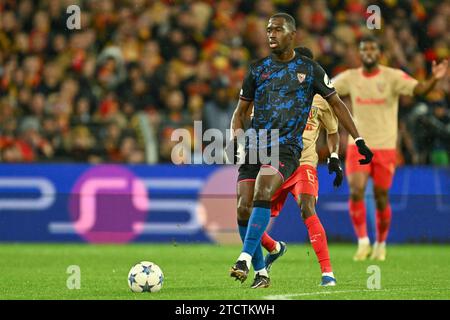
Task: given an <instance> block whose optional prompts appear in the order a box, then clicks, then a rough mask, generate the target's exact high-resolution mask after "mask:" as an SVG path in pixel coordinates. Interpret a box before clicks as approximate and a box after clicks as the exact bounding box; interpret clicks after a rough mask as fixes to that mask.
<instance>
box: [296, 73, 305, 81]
mask: <svg viewBox="0 0 450 320" xmlns="http://www.w3.org/2000/svg"><path fill="white" fill-rule="evenodd" d="M305 78H306V74H305V73H297V79H298V82H300V83H302V82H303V81H305Z"/></svg>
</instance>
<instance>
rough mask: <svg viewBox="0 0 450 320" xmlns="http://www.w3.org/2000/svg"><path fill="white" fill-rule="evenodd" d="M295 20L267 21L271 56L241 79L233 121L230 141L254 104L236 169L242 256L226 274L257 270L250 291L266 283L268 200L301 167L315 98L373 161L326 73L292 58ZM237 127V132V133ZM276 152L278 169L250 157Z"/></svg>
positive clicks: (285, 16) (281, 16) (305, 60)
mask: <svg viewBox="0 0 450 320" xmlns="http://www.w3.org/2000/svg"><path fill="white" fill-rule="evenodd" d="M295 35H296V26H295V20H294V18H293V17H292V16H290V15H288V14H286V13H278V14H275V15H273V16H272V17H271V18H270V19H269V23H268V25H267V37H268V41H269V46H270V49H271V50H272V54H271V55H270V56H268V57H266V58H263V59H260V60H258V61H256V62H255V63H252V64H251V65H250V68H249V71H248V73H247V75H246V77H245V79H244V83H243V86H242V90H241V93H240V99H239V102H238V105H237V107H236V110H235V112H234V114H233V118H232V120H231V131H232V139H233V140H232V141H230V143H229V145H235V144H236V140H238V134H239V132H240V131H241V130H244V129H245V124H246V119H247V118H248V113H249V110H250V109H251V107H252V105H253V109H254V115H253V118H252V123H251V129H253V130H255V132H256V135H257V137H258V138H261V139H257V140H256V143H248V144H246V145H245V152H246V158H245V163H244V164H242V165H241V166H240V167H239V177H238V185H237V194H238V199H237V216H238V227H239V234H240V236H241V239H242V241H243V243H244V245H243V249H242V251H241V254H240V255H239V257H238V259H237V261H236V263H235V264H234V265H233V266H232V268H231V270H230V276H231V277H234V278H236V280H240V281H241V282H244V281H245V280H246V279H247V277H248V273H249V269H250V264H253V268H254V270H255V279H254V282H253V284H252V286H251V287H252V288H265V287H268V286H269V285H270V279H269V277H268V273H267V270H266V269H265V265H264V257H263V252H262V248H261V236H262V234H263V233H264V231H265V230H266V227H267V225H268V223H269V219H270V208H271V202H270V201H271V198H272V196H273V194H274V193H275V191H276V190H277V189H278V188H279V187H280V186H281V184H282V183H283V181H284V180H285V179H288V178H289V176H290V175H291V174H292V173H293V172H294V171H295V170H296V169H297V167H298V165H299V161H298V159H300V155H301V151H302V147H303V143H302V134H303V130H304V129H305V126H306V122H307V119H308V115H309V112H310V109H311V103H312V99H313V97H314V95H315V94H320V95H321V96H322V97H324V98H325V99H327V101H328V103H329V104H330V106H331V107H332V108H333V111H334V113H335V114H336V116H337V117H338V119H339V122H340V123H342V125H343V126H344V127H345V129H347V131H348V132H349V133H350V135H351V136H352V137H354V138H355V139H356V140H355V141H356V144H357V146H358V151H359V153H360V154H361V155H363V156H364V159H362V160H360V161H361V163H363V164H367V163H369V162H370V161H371V159H372V152H371V151H370V149H369V148H368V147H367V146H366V144H365V143H364V140H363V139H362V138H361V137H360V136H359V133H358V130H357V129H356V126H355V124H354V122H353V119H352V117H351V115H350V112H349V111H348V109H347V107H346V106H345V104H344V103H343V102H342V101H341V99H340V98H339V96H338V95H337V94H336V91H335V90H334V87H333V85H332V83H331V81H330V80H329V78H328V76H327V74H326V73H325V71H324V70H323V69H322V67H320V65H319V64H318V63H316V62H315V61H313V60H311V59H308V58H306V57H304V56H301V55H299V54H296V53H295V51H294V47H295V45H294V40H295ZM239 129H241V130H239ZM264 129H266V130H274V129H276V130H278V141H276V142H275V144H276V145H275V144H272V142H266V143H265V145H264V146H263V145H262V144H261V143H262V142H261V141H262V135H261V136H260V133H261V134H264ZM276 147H277V148H278V159H277V161H278V165H274V166H273V165H272V164H271V163H265V164H262V163H261V161H260V159H259V158H258V159H257V161H256V163H252V161H250V160H251V159H250V157H249V156H248V155H249V154H250V153H251V151H252V149H253V151H254V149H256V150H259V148H267V149H268V150H272V149H274V150H276Z"/></svg>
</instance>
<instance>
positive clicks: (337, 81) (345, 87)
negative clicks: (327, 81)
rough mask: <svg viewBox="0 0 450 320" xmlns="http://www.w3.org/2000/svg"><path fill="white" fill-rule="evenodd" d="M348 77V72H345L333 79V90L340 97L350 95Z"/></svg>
mask: <svg viewBox="0 0 450 320" xmlns="http://www.w3.org/2000/svg"><path fill="white" fill-rule="evenodd" d="M349 76H350V71H349V70H347V71H344V72H342V73H340V74H338V75H337V76H336V77H334V78H333V85H334V88H335V89H336V92H337V93H338V94H339V95H340V96H341V97H343V96H348V95H349V94H350V90H349V88H350V86H349Z"/></svg>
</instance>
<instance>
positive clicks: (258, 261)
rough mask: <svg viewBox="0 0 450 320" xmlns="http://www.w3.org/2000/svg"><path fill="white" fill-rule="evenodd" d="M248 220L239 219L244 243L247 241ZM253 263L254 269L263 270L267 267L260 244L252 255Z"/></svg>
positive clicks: (240, 232)
mask: <svg viewBox="0 0 450 320" xmlns="http://www.w3.org/2000/svg"><path fill="white" fill-rule="evenodd" d="M247 226H248V221H243V220H238V227H239V235H240V236H241V240H242V243H244V241H245V235H246V234H247ZM252 265H253V269H254V270H261V269H263V268H265V263H264V256H263V251H262V248H261V246H258V247H257V248H256V250H255V253H254V254H253V257H252Z"/></svg>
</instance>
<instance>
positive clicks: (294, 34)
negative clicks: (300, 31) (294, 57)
mask: <svg viewBox="0 0 450 320" xmlns="http://www.w3.org/2000/svg"><path fill="white" fill-rule="evenodd" d="M290 36H291V40H295V37H296V36H297V30H292V31H291V32H290Z"/></svg>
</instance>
